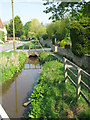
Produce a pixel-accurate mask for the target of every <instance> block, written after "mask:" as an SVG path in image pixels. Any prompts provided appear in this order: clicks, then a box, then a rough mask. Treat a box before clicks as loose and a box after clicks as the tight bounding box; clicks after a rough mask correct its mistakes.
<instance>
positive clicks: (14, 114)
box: [2, 57, 41, 118]
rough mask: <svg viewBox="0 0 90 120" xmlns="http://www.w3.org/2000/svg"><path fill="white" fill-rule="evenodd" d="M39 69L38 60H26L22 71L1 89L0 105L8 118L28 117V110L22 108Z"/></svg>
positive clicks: (29, 94) (35, 82) (35, 80)
mask: <svg viewBox="0 0 90 120" xmlns="http://www.w3.org/2000/svg"><path fill="white" fill-rule="evenodd" d="M40 72H41V67H40V64H39V60H38V58H33V57H32V58H28V59H27V60H26V63H25V65H24V68H23V69H22V71H21V72H20V73H18V74H16V75H15V76H14V78H13V79H12V80H10V81H8V82H6V83H5V84H3V87H2V105H3V108H4V109H5V111H6V113H7V114H8V116H9V117H10V118H22V117H24V116H26V117H27V116H28V112H27V111H28V108H29V106H28V107H27V108H25V107H23V106H22V105H23V103H24V102H27V101H28V98H29V97H30V96H31V93H32V91H33V88H34V86H35V85H36V84H37V79H38V77H39V73H40Z"/></svg>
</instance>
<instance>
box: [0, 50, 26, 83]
mask: <svg viewBox="0 0 90 120" xmlns="http://www.w3.org/2000/svg"><path fill="white" fill-rule="evenodd" d="M0 57H1V61H0V62H1V63H0V66H1V72H2V79H1V81H2V82H5V81H7V80H10V79H11V78H12V77H13V75H14V74H15V73H16V72H18V71H20V70H21V68H22V66H23V64H24V62H25V60H26V54H24V53H23V52H16V51H11V52H1V53H0Z"/></svg>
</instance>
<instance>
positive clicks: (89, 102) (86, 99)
mask: <svg viewBox="0 0 90 120" xmlns="http://www.w3.org/2000/svg"><path fill="white" fill-rule="evenodd" d="M80 94H81V95H82V97H83V98H84V99H85V101H86V102H87V103H88V104H89V105H90V101H89V100H88V98H87V97H86V96H85V95H84V93H83V92H82V91H80Z"/></svg>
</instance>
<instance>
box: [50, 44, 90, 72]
mask: <svg viewBox="0 0 90 120" xmlns="http://www.w3.org/2000/svg"><path fill="white" fill-rule="evenodd" d="M52 50H53V51H55V46H54V47H52ZM57 52H58V54H59V55H64V56H66V57H67V58H70V59H72V60H73V62H74V63H76V64H77V65H78V66H84V67H85V68H87V70H88V72H89V73H90V62H89V61H90V55H84V56H82V57H78V56H76V55H74V54H73V53H72V51H71V49H65V48H62V47H57Z"/></svg>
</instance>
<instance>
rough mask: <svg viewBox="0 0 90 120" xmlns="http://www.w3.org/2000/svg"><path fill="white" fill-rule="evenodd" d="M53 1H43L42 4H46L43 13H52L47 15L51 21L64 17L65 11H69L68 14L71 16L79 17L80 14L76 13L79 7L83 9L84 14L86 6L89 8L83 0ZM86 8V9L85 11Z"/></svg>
mask: <svg viewBox="0 0 90 120" xmlns="http://www.w3.org/2000/svg"><path fill="white" fill-rule="evenodd" d="M53 1H54V2H49V1H47V2H45V3H44V4H43V5H47V7H46V10H44V12H45V13H50V12H51V13H52V16H50V17H49V19H52V20H53V21H55V20H59V19H61V18H64V16H65V14H66V13H67V12H70V14H71V15H72V17H73V16H75V15H77V16H79V17H81V16H80V14H79V13H78V10H80V9H81V8H85V9H83V10H84V11H83V13H84V14H86V13H87V11H89V9H87V6H88V8H89V5H87V3H86V2H85V0H79V2H70V0H69V1H68V0H67V1H66V2H65V0H64V2H63V0H62V1H55V0H53ZM86 10H87V11H86Z"/></svg>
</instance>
